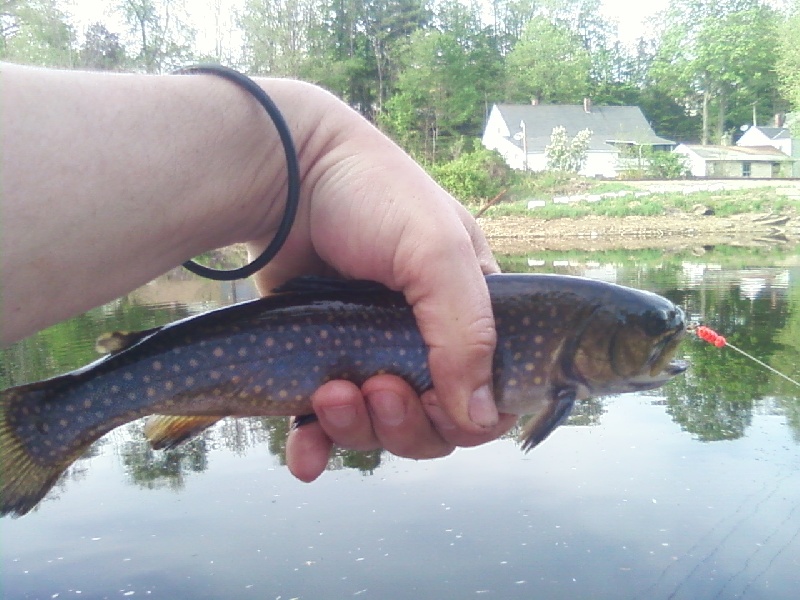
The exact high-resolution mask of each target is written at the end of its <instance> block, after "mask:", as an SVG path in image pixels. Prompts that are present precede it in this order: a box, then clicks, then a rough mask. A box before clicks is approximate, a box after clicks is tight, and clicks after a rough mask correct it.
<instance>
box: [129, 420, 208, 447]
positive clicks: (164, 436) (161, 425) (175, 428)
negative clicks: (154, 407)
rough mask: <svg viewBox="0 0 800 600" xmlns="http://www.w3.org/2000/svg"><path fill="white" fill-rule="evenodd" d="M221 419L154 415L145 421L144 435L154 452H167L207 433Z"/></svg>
mask: <svg viewBox="0 0 800 600" xmlns="http://www.w3.org/2000/svg"><path fill="white" fill-rule="evenodd" d="M220 419H222V417H186V416H174V415H152V416H150V417H147V421H145V424H144V435H145V437H146V438H147V440H148V441H149V442H150V446H152V448H153V450H165V449H167V448H174V447H175V446H177V445H178V444H180V443H181V442H184V441H186V440H188V439H189V438H191V437H194V436H196V435H197V434H198V433H200V432H201V431H205V430H206V429H208V428H209V427H211V426H212V425H213V424H214V423H216V422H217V421H219V420H220Z"/></svg>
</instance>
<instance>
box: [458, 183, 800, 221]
mask: <svg viewBox="0 0 800 600" xmlns="http://www.w3.org/2000/svg"><path fill="white" fill-rule="evenodd" d="M657 190H658V184H657V183H654V184H653V185H652V186H651V191H648V192H645V191H643V189H642V187H641V186H637V185H634V184H631V183H626V182H624V181H620V182H616V181H612V182H606V181H603V182H599V181H595V180H592V179H584V178H574V177H570V178H565V177H558V176H554V175H552V174H549V175H547V174H546V175H543V176H529V177H524V178H520V181H519V182H516V183H515V184H514V185H513V186H512V187H510V188H509V189H508V191H507V193H506V194H505V195H504V196H503V198H502V199H501V201H500V202H498V203H497V204H496V205H494V206H491V207H490V208H488V209H487V210H486V211H485V213H484V214H483V216H484V217H486V218H492V217H502V216H531V217H536V218H541V219H559V218H580V217H586V216H592V215H594V216H606V217H625V216H642V217H653V216H661V215H664V216H668V215H670V214H675V213H691V212H695V211H701V210H702V211H709V212H711V213H713V214H714V215H716V216H719V217H728V216H731V215H736V214H744V213H765V212H769V213H775V214H784V213H786V214H790V213H795V212H797V211H798V208H799V207H800V203H798V202H797V201H796V200H791V199H789V198H788V197H787V196H786V195H784V194H782V193H779V192H778V188H776V187H775V186H770V185H766V184H765V186H764V187H755V188H751V189H729V190H725V189H715V190H713V191H702V190H701V191H692V192H691V193H683V192H680V191H677V192H676V191H670V192H659V191H657ZM610 194H620V195H619V196H617V197H609V195H610ZM622 194H625V195H622ZM600 196H602V198H600V199H599V200H598V197H600ZM576 198H588V199H593V200H596V201H593V202H592V201H588V200H587V199H584V200H577V201H575V199H576ZM567 199H570V200H572V201H569V202H567ZM554 200H555V201H554ZM530 201H539V202H544V206H541V207H537V208H534V209H529V208H528V205H529V202H530ZM470 208H471V209H472V211H473V213H476V212H477V211H478V210H480V207H479V206H477V205H473V206H471V207H470Z"/></svg>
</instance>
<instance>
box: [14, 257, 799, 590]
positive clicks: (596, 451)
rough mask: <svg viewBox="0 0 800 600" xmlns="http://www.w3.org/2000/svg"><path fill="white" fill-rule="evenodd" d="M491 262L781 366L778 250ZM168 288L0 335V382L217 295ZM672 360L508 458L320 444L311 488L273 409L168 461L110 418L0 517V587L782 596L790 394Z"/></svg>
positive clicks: (793, 564) (789, 351) (772, 383)
mask: <svg viewBox="0 0 800 600" xmlns="http://www.w3.org/2000/svg"><path fill="white" fill-rule="evenodd" d="M697 254H701V253H700V252H698V253H697ZM554 260H558V261H563V262H561V263H560V264H559V265H554V264H553V261H554ZM505 262H506V265H505V267H506V268H507V269H508V268H510V267H511V268H513V269H514V270H517V271H527V270H539V271H553V270H556V271H559V272H569V273H575V274H585V273H591V274H592V275H593V276H601V277H602V278H611V279H612V280H615V281H618V282H620V283H626V284H630V285H634V286H638V287H643V288H647V289H652V290H655V291H659V292H660V293H662V294H665V295H667V296H669V297H670V298H671V299H672V300H673V301H678V302H681V303H683V304H684V305H686V306H687V307H689V308H690V310H691V311H692V314H693V315H694V316H695V317H702V318H703V320H704V321H706V322H708V324H709V325H712V326H713V327H715V328H717V329H719V330H720V331H721V332H722V333H724V334H725V335H727V336H728V337H729V338H730V339H731V340H732V341H734V343H738V345H740V346H741V347H742V348H744V349H745V350H748V351H750V352H752V353H753V354H754V355H756V356H758V357H759V358H761V359H763V360H765V361H766V362H768V363H770V364H772V365H774V366H775V367H776V368H779V369H781V370H783V371H785V372H786V373H787V374H789V375H791V376H793V377H795V378H797V377H798V371H799V370H800V367H799V366H798V340H800V322H798V316H797V315H798V309H800V297H798V294H799V293H800V292H799V291H798V287H799V284H798V283H797V281H798V279H797V276H798V274H800V273H799V272H798V263H800V260H798V257H797V255H796V254H786V255H778V254H769V255H767V254H764V253H762V254H759V253H757V252H753V251H752V250H748V251H746V252H740V253H734V252H729V251H727V250H726V251H710V250H709V251H706V252H705V253H704V254H703V255H702V256H694V255H692V254H689V255H670V256H664V255H662V254H660V253H642V254H637V255H636V256H631V254H630V253H627V252H626V253H620V254H617V255H613V254H610V253H607V254H592V255H583V256H581V255H570V256H567V257H565V256H563V255H557V256H556V255H554V256H542V255H537V256H520V257H510V258H508V259H507V260H506V261H505ZM529 262H530V263H531V264H530V265H529ZM537 263H542V264H537ZM511 265H513V266H511ZM717 265H718V266H719V268H717ZM765 266H766V267H767V269H766V270H765V269H764V267H765ZM182 281H183V280H181V279H180V278H178V282H179V283H174V282H170V283H169V286H170V287H169V289H168V290H167V291H163V292H162V291H161V288H160V285H161V283H160V282H157V283H154V284H151V286H149V288H148V289H147V290H145V292H146V295H143V294H144V293H145V292H142V293H141V294H139V295H135V296H132V297H129V298H127V299H124V300H122V301H120V302H119V303H117V304H115V305H113V306H110V307H107V308H106V309H104V310H105V312H104V310H101V309H98V310H97V311H92V312H91V313H90V314H89V315H87V316H84V317H81V320H76V321H75V322H73V323H68V324H62V325H60V326H58V327H57V328H55V331H50V332H46V333H45V334H43V335H42V336H39V337H37V338H35V339H32V340H29V341H27V342H26V343H25V344H21V345H19V346H17V347H15V348H11V349H9V350H7V351H6V352H5V353H3V354H2V355H1V356H0V359H1V362H0V376H2V377H3V378H4V379H3V384H4V385H7V384H8V383H9V382H14V383H22V382H24V381H26V380H31V379H36V378H40V377H46V376H50V375H53V374H55V373H57V372H60V371H62V370H65V369H70V368H74V367H76V366H79V365H80V364H82V363H84V362H86V361H87V360H91V359H93V358H94V354H93V352H92V350H91V347H92V345H93V340H94V337H95V335H96V334H98V333H100V332H104V331H107V330H109V329H119V328H122V329H139V328H146V327H152V326H154V325H157V324H160V323H163V322H167V321H171V320H173V319H175V318H178V317H180V316H183V315H185V314H188V313H189V312H193V311H197V310H202V309H203V308H204V307H206V308H207V307H210V306H213V305H216V303H220V302H223V303H224V302H226V301H227V300H226V299H225V296H229V297H230V296H232V295H233V294H231V293H229V291H226V290H225V289H224V288H222V289H210V288H208V287H203V288H202V290H201V291H200V292H198V291H197V290H190V289H189V288H188V286H187V285H185V284H184V283H181V282H182ZM211 285H212V286H214V285H217V284H211ZM239 292H242V290H237V294H238V293H239ZM245 292H246V291H245ZM173 293H178V294H179V295H182V297H180V298H179V299H180V300H181V301H180V302H177V303H175V302H172V300H171V299H170V298H169V296H170V295H171V294H173ZM197 294H205V296H201V295H197ZM238 297H239V299H243V298H244V297H245V296H244V295H239V296H238ZM151 301H156V303H155V304H154V305H150V304H148V303H149V302H151ZM683 352H684V354H685V355H686V356H687V357H688V358H689V359H690V360H691V361H692V362H693V367H692V368H691V369H690V371H689V373H688V376H687V377H685V378H681V379H678V380H676V381H674V382H672V383H671V384H670V385H669V386H668V387H666V388H665V389H662V390H659V391H657V392H653V393H650V394H648V395H641V394H629V395H625V396H620V397H617V398H602V399H594V400H592V401H588V402H586V403H583V404H582V405H581V406H579V407H578V408H577V409H576V411H575V413H574V414H573V416H572V418H571V419H570V422H569V424H568V426H566V427H562V428H561V429H560V430H559V431H557V432H556V433H555V434H554V435H553V436H551V437H550V438H549V439H548V440H547V442H546V443H544V444H542V445H541V446H540V447H538V448H537V449H536V450H535V452H531V453H530V454H528V455H522V454H520V452H519V450H518V448H517V446H516V444H515V443H513V442H512V441H510V440H501V441H499V442H495V443H492V444H487V445H484V446H482V447H479V448H474V449H462V450H459V451H457V452H456V453H454V454H453V455H452V456H449V457H447V458H446V459H444V460H439V461H420V462H416V461H409V460H401V459H395V458H393V457H390V456H385V455H384V456H381V455H380V454H379V453H369V454H358V453H345V452H342V453H340V454H338V455H337V456H336V457H335V459H333V460H332V461H331V465H330V467H331V469H333V472H332V473H328V474H325V475H324V476H323V477H321V478H320V479H319V480H318V481H317V482H315V483H314V484H313V485H305V484H300V483H298V482H297V481H295V480H293V479H292V477H291V476H290V475H289V474H288V473H287V471H286V469H282V468H279V465H280V464H282V463H283V461H284V458H283V457H284V451H285V447H284V440H285V436H286V427H287V422H286V420H285V419H248V420H225V421H222V422H221V423H219V424H218V425H217V426H216V427H215V428H213V429H212V430H210V431H207V432H205V433H204V434H203V435H202V436H200V437H198V438H197V439H196V440H193V441H192V442H190V443H188V444H187V445H184V446H182V447H180V448H178V449H176V450H174V451H171V452H169V453H165V452H155V453H154V452H152V451H150V449H149V448H148V447H147V446H146V445H145V444H144V441H143V438H142V435H141V423H131V424H129V425H127V426H125V427H122V428H119V429H117V430H115V431H113V432H112V433H111V434H109V435H107V436H106V437H105V438H103V439H102V440H100V442H98V444H95V445H94V446H93V447H92V449H91V451H90V453H89V454H87V455H86V456H85V457H84V458H83V460H81V461H78V462H77V463H75V464H74V465H73V467H72V468H71V470H70V474H69V479H68V480H65V481H64V482H62V484H61V486H60V487H57V488H56V489H55V491H54V494H55V495H56V496H57V497H58V502H47V503H45V504H44V505H43V506H42V508H41V509H40V510H38V511H36V512H35V513H33V514H31V515H28V516H26V517H24V518H22V519H19V520H14V519H3V520H0V539H2V541H3V543H2V570H3V580H2V593H0V595H2V596H3V597H8V598H55V597H57V598H66V597H70V598H72V597H81V598H90V599H95V598H98V599H99V598H116V597H128V596H133V597H139V596H142V595H145V596H147V597H149V598H165V599H170V600H172V599H176V598H191V599H192V600H206V599H207V600H217V599H219V598H228V599H236V600H239V599H242V600H245V599H250V598H278V597H281V598H299V599H304V600H311V599H314V598H337V599H338V598H353V597H358V598H374V599H376V600H387V599H397V600H405V599H407V598H409V597H414V598H468V597H475V596H478V595H479V596H481V597H491V598H503V599H508V600H510V599H514V600H517V599H519V600H522V599H528V598H548V599H557V598H564V599H567V598H569V599H572V598H597V599H603V600H605V599H607V600H619V599H620V598H625V599H633V598H637V599H642V600H645V599H648V600H649V599H651V598H673V599H675V600H693V599H696V598H745V599H748V600H754V599H765V600H766V599H769V600H784V599H785V600H793V599H794V598H795V597H796V596H797V573H798V569H800V562H799V561H800V546H798V544H799V543H800V511H799V509H798V505H797V498H798V497H800V475H799V474H800V468H799V467H800V446H798V445H797V443H796V442H797V441H798V433H797V432H798V424H799V423H800V418H798V417H799V416H800V408H799V406H800V402H798V398H797V390H796V389H793V388H792V386H791V384H789V383H788V382H785V381H784V380H782V379H779V378H777V377H775V376H773V375H771V374H769V373H767V372H764V371H763V370H762V369H760V368H759V367H756V366H755V365H752V364H748V361H746V360H745V359H743V358H742V357H739V356H738V355H737V354H735V353H733V352H728V351H725V350H723V351H720V350H717V349H716V348H713V347H711V346H708V345H707V344H705V343H701V342H699V341H687V342H686V343H685V344H684V346H683ZM787 425H788V426H789V427H791V428H792V432H793V434H794V442H793V441H792V438H791V434H790V430H789V427H787ZM740 436H741V437H740ZM700 440H724V441H716V442H711V441H709V442H705V441H702V442H701V441H700ZM372 473H374V476H365V475H370V474H372ZM52 496H53V495H52V494H51V497H52Z"/></svg>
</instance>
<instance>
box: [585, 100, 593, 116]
mask: <svg viewBox="0 0 800 600" xmlns="http://www.w3.org/2000/svg"><path fill="white" fill-rule="evenodd" d="M583 112H585V113H590V112H592V99H591V98H584V99H583Z"/></svg>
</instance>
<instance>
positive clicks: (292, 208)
mask: <svg viewBox="0 0 800 600" xmlns="http://www.w3.org/2000/svg"><path fill="white" fill-rule="evenodd" d="M174 73H175V74H177V75H186V74H198V73H199V74H206V75H216V76H217V77H222V78H223V79H227V80H228V81H230V82H231V83H234V84H235V85H237V86H239V87H240V88H242V89H243V90H245V91H246V92H248V93H249V94H250V95H251V96H253V97H254V98H255V99H256V100H257V101H258V103H259V104H260V105H261V106H262V107H263V108H264V110H266V111H267V114H268V115H269V118H270V119H272V123H273V124H274V125H275V129H276V130H277V131H278V135H279V136H280V139H281V144H282V145H283V151H284V153H285V154H286V169H287V172H288V191H287V194H286V208H285V209H284V212H283V218H282V219H281V222H280V225H278V231H277V232H276V233H275V237H274V238H273V239H272V241H271V242H270V243H269V245H268V246H267V247H266V248H265V249H264V251H263V252H262V253H261V254H260V255H259V256H258V257H256V258H255V259H254V260H253V261H252V262H251V263H249V264H247V265H244V266H243V267H239V268H238V269H211V268H209V267H206V266H203V265H201V264H198V263H196V262H195V261H194V260H187V261H186V262H185V263H183V266H184V267H185V268H186V269H188V270H189V271H191V272H192V273H195V274H196V275H200V276H202V277H206V278H208V279H214V280H217V281H233V280H234V279H244V278H245V277H250V275H252V274H253V273H255V272H256V271H258V270H260V269H261V268H263V267H264V266H266V264H267V263H269V261H271V260H272V259H273V258H275V255H276V254H277V253H278V252H279V251H280V249H281V248H282V247H283V244H284V243H285V242H286V238H287V237H289V232H290V231H291V230H292V225H293V224H294V219H295V217H296V216H297V207H298V205H299V203H300V169H299V168H298V165H297V152H296V151H295V148H294V142H292V135H291V133H290V132H289V126H288V125H287V124H286V121H285V120H284V118H283V115H282V114H281V111H280V110H278V107H277V106H276V105H275V103H274V102H273V101H272V98H270V97H269V95H268V94H267V93H266V92H265V91H264V90H263V88H262V87H261V86H259V85H258V84H257V83H256V82H255V81H253V80H252V79H250V78H249V77H247V76H246V75H243V74H242V73H239V72H238V71H235V70H233V69H229V68H228V67H223V66H222V65H196V66H192V67H186V68H183V69H179V70H177V71H175V72H174Z"/></svg>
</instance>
